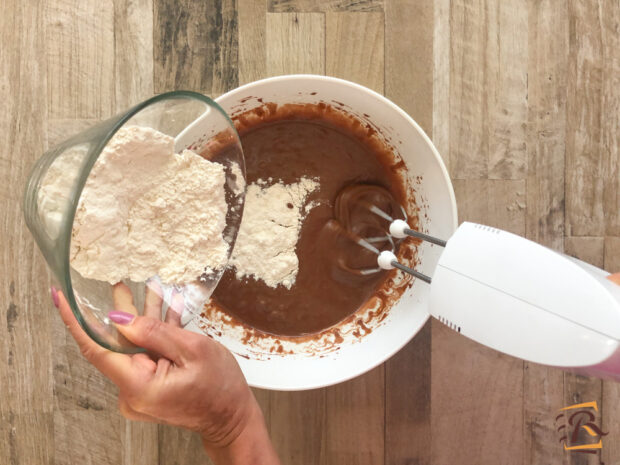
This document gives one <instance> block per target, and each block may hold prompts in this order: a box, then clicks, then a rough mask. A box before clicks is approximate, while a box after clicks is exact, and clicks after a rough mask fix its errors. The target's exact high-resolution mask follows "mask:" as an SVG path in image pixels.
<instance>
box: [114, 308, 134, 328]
mask: <svg viewBox="0 0 620 465" xmlns="http://www.w3.org/2000/svg"><path fill="white" fill-rule="evenodd" d="M135 316H136V315H134V314H133V313H127V312H121V311H120V310H113V311H111V312H108V318H109V319H110V320H112V321H113V322H114V323H118V324H119V325H128V324H129V323H131V322H132V321H133V319H134V318H135Z"/></svg>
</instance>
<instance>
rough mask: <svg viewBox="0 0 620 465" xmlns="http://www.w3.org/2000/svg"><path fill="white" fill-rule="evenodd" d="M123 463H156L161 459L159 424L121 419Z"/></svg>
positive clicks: (147, 464) (122, 464)
mask: <svg viewBox="0 0 620 465" xmlns="http://www.w3.org/2000/svg"><path fill="white" fill-rule="evenodd" d="M120 430H121V444H122V450H121V461H120V464H121V465H154V464H158V463H161V462H160V461H159V425H156V424H153V423H141V422H137V421H129V420H126V419H124V418H122V419H121V425H120Z"/></svg>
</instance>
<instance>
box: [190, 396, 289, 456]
mask: <svg viewBox="0 0 620 465" xmlns="http://www.w3.org/2000/svg"><path fill="white" fill-rule="evenodd" d="M202 442H203V445H204V448H205V450H206V451H207V454H208V455H209V457H210V458H211V460H213V462H214V463H215V464H216V465H247V464H249V463H251V464H255V465H279V464H280V461H279V460H278V457H277V455H276V453H275V450H274V448H273V445H272V444H271V440H270V439H269V433H268V432H267V426H266V424H265V419H264V417H263V413H262V411H261V409H260V407H259V406H258V403H256V401H255V400H254V399H253V405H252V408H251V411H250V416H249V418H248V421H247V422H246V424H245V425H244V427H243V429H242V430H241V431H240V433H239V434H238V435H237V437H235V438H234V439H233V440H232V441H231V442H230V444H227V445H225V446H216V445H214V444H212V443H210V442H208V441H207V440H205V439H204V437H203V440H202Z"/></svg>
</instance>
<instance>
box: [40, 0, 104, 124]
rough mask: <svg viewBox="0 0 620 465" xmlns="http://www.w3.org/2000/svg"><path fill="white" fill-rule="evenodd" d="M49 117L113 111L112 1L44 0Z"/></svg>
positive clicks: (92, 115)
mask: <svg viewBox="0 0 620 465" xmlns="http://www.w3.org/2000/svg"><path fill="white" fill-rule="evenodd" d="M45 20H46V28H45V44H44V49H45V50H46V56H47V69H48V78H47V93H48V102H49V103H48V112H49V116H50V118H106V117H109V116H111V115H112V114H113V113H114V5H113V3H112V2H100V1H97V0H62V1H60V0H58V1H54V2H47V8H46V10H45Z"/></svg>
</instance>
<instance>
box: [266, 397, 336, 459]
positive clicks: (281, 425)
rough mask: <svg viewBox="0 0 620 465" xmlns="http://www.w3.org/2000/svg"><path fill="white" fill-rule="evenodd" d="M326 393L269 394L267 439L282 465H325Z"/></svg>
mask: <svg viewBox="0 0 620 465" xmlns="http://www.w3.org/2000/svg"><path fill="white" fill-rule="evenodd" d="M325 393H326V390H325V389H314V390H312V391H301V392H276V391H274V392H272V394H271V413H270V424H271V439H272V441H273V444H274V447H275V449H276V451H277V453H278V456H279V457H280V460H281V462H282V463H283V464H287V465H307V464H309V463H325V461H326V460H327V457H326V455H325V454H326V451H325V443H326V437H325V436H326V396H325Z"/></svg>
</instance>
